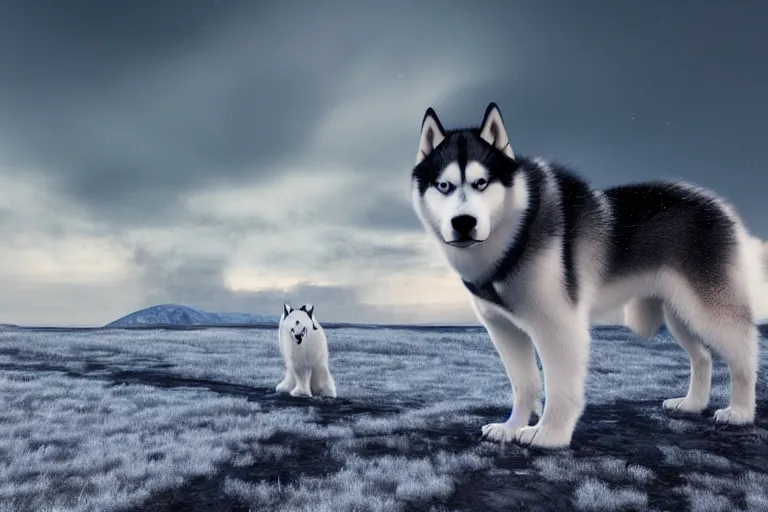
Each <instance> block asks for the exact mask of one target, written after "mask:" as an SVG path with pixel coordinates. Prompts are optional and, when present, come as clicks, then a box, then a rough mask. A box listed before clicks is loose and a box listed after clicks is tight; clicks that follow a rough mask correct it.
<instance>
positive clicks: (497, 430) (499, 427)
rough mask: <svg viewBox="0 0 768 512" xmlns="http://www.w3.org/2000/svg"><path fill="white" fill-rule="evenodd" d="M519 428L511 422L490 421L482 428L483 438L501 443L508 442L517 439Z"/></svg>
mask: <svg viewBox="0 0 768 512" xmlns="http://www.w3.org/2000/svg"><path fill="white" fill-rule="evenodd" d="M515 430H517V428H516V427H515V426H514V425H510V424H509V423H489V424H488V425H483V428H482V429H481V431H482V433H483V436H482V437H483V439H487V440H489V441H495V442H499V443H508V442H510V441H513V440H514V439H515Z"/></svg>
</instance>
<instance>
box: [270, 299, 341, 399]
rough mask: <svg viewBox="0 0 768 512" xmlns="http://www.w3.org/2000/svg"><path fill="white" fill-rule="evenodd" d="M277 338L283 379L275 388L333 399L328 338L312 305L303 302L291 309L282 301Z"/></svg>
mask: <svg viewBox="0 0 768 512" xmlns="http://www.w3.org/2000/svg"><path fill="white" fill-rule="evenodd" d="M278 337H279V340H280V353H281V354H282V355H283V361H284V362H285V378H284V379H283V380H282V381H281V382H280V384H278V385H277V387H276V388H275V391H277V392H278V393H285V392H289V393H290V395H291V396H295V397H298V396H306V397H313V396H325V397H331V398H335V397H336V383H335V382H334V381H333V377H332V376H331V372H330V370H329V369H328V340H327V339H326V338H325V331H323V328H322V327H321V326H320V324H319V323H318V321H317V319H316V318H315V307H314V306H312V305H302V306H301V307H299V309H293V308H291V306H290V305H289V304H288V303H285V304H284V305H283V314H282V316H281V317H280V326H279V327H278Z"/></svg>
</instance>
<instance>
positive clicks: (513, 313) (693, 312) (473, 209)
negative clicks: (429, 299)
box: [412, 103, 763, 447]
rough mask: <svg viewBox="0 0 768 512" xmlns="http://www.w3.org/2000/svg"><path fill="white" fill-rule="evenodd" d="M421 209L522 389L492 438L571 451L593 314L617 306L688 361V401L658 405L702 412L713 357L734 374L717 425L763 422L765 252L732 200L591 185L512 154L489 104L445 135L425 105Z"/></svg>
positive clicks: (416, 181) (416, 184)
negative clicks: (471, 121)
mask: <svg viewBox="0 0 768 512" xmlns="http://www.w3.org/2000/svg"><path fill="white" fill-rule="evenodd" d="M412 200H413V207H414V209H415V210H416V213H417V214H418V216H419V218H420V219H421V222H422V224H423V225H424V228H425V229H426V231H427V232H428V233H429V234H430V235H432V237H433V238H434V239H435V241H436V242H437V245H438V246H439V247H440V249H441V251H442V253H443V255H444V256H445V259H446V261H447V263H448V264H449V266H450V267H451V268H452V269H453V270H454V271H455V273H456V274H458V276H459V277H460V278H461V279H462V281H463V283H464V285H465V287H466V288H467V290H468V291H469V292H470V294H471V295H470V296H471V299H472V305H473V308H474V310H475V313H476V315H477V317H478V319H479V320H480V321H481V322H482V323H483V324H484V325H485V327H486V329H487V331H488V334H489V336H490V338H491V341H492V342H493V344H494V346H495V347H496V350H497V352H498V354H499V356H500V357H501V361H502V363H503V365H504V368H505V370H506V373H507V376H508V377H509V381H510V383H511V384H512V389H513V392H514V393H513V395H514V396H513V408H512V413H511V414H510V416H509V419H507V420H506V421H505V422H503V423H492V424H490V425H485V426H484V427H483V428H482V433H483V436H484V437H485V438H488V439H491V440H495V441H502V442H504V441H511V440H515V441H517V442H519V443H521V444H525V445H532V446H541V447H565V446H568V445H570V443H571V438H572V435H573V431H574V428H575V426H576V423H577V422H578V420H579V418H580V417H581V414H582V411H583V409H584V405H585V404H584V386H585V380H586V376H587V367H588V359H589V344H590V334H589V327H590V323H591V322H590V318H592V317H594V316H596V315H598V314H601V313H604V312H606V311H609V310H611V309H615V308H617V307H621V306H622V305H625V317H626V321H627V324H628V325H629V326H630V328H632V329H633V330H634V331H635V332H637V333H638V334H640V335H641V336H644V337H645V338H652V337H653V336H654V335H655V334H656V332H657V331H658V330H659V329H660V328H661V326H662V325H663V324H664V323H666V325H667V327H668V329H669V331H670V332H671V333H672V335H673V336H674V337H675V339H676V340H677V341H678V342H679V343H680V345H681V346H682V347H683V348H684V349H685V350H686V351H687V353H688V355H689V356H690V363H691V374H690V385H689V388H688V393H687V395H686V396H684V397H680V398H670V399H668V400H666V401H664V403H663V407H664V408H666V409H676V410H679V411H684V412H688V413H701V412H702V411H703V410H704V409H705V408H706V407H707V406H708V404H709V396H710V381H711V371H712V359H711V355H710V352H709V348H710V347H711V348H714V349H715V350H717V351H719V352H720V353H721V354H722V355H723V356H724V358H725V360H726V361H727V362H728V367H729V370H730V376H731V396H730V404H729V405H728V406H727V407H725V408H723V409H719V410H717V411H716V412H715V415H714V419H715V421H716V422H719V423H730V424H748V423H752V422H753V421H754V414H755V385H756V372H757V350H758V345H757V330H756V326H755V322H754V320H755V319H754V312H753V305H754V304H755V300H756V296H755V293H757V289H756V288H755V287H754V286H753V285H756V284H757V283H758V282H760V281H762V280H763V274H762V269H761V260H760V251H759V248H760V243H759V241H758V240H757V239H755V238H753V237H751V236H750V235H749V234H748V232H747V230H746V229H745V227H744V225H743V223H742V221H741V220H740V218H739V217H738V215H737V213H736V212H735V210H734V208H733V207H732V206H730V205H729V204H728V203H726V201H725V200H723V199H722V198H720V197H718V196H716V195H715V194H713V193H711V192H709V191H706V190H703V189H701V188H697V187H695V186H692V185H689V184H685V183H675V182H666V181H655V182H647V183H640V184H633V185H627V186H620V187H615V188H609V189H606V190H602V191H599V190H592V189H590V187H589V185H588V184H587V182H585V181H583V180H582V179H580V178H578V177H577V176H575V175H574V174H572V173H570V172H569V171H567V170H566V169H564V168H563V167H561V166H559V165H555V164H549V163H546V162H544V161H542V160H539V159H529V158H525V157H521V156H515V154H514V153H513V151H512V148H511V146H510V143H509V138H508V135H507V130H506V128H505V126H504V122H503V120H502V117H501V113H500V112H499V109H498V107H497V106H496V105H495V104H494V103H491V104H490V105H489V106H488V108H487V109H486V112H485V116H484V118H483V121H482V124H481V126H480V127H479V128H467V129H459V130H445V129H444V128H443V127H442V125H441V123H440V121H439V120H438V118H437V115H436V114H435V112H434V111H433V110H432V109H431V108H430V109H428V110H427V112H426V114H425V115H424V118H423V121H422V129H421V138H420V142H419V152H418V156H417V158H416V166H415V167H414V169H413V172H412ZM535 353H538V355H539V359H540V360H541V363H542V367H543V372H544V386H545V390H546V401H545V405H544V409H543V414H541V415H540V418H539V421H538V423H536V424H535V425H533V426H528V421H529V419H530V415H531V413H532V412H537V409H539V408H540V406H541V403H540V398H541V377H540V375H539V371H538V368H537V366H536V360H535ZM537 415H538V413H537Z"/></svg>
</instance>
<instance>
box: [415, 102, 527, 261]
mask: <svg viewBox="0 0 768 512" xmlns="http://www.w3.org/2000/svg"><path fill="white" fill-rule="evenodd" d="M519 168H520V165H519V164H518V162H517V161H516V160H515V155H514V153H513V152H512V148H511V147H510V144H509V138H508V136H507V131H506V128H505V127H504V122H503V121H502V118H501V113H500V112H499V109H498V107H497V106H496V104H495V103H491V104H490V105H488V108H487V109H486V111H485V116H484V117H483V122H482V124H481V126H480V127H479V128H466V129H460V130H450V131H448V130H444V129H443V126H442V125H441V124H440V121H439V120H438V118H437V114H435V111H434V110H432V109H431V108H430V109H428V110H427V112H426V113H425V114H424V119H423V121H422V124H421V138H420V141H419V153H418V156H417V157H416V166H415V167H414V168H413V172H412V175H411V187H412V202H413V207H414V210H415V211H416V214H417V215H418V216H419V219H420V220H421V222H422V224H423V225H424V227H425V229H426V230H427V231H428V232H430V233H433V234H434V235H435V236H437V237H438V239H439V240H441V241H442V242H444V244H445V246H444V248H445V250H446V251H452V250H456V251H468V250H472V249H471V248H472V247H475V246H478V245H480V244H483V243H484V242H485V241H486V240H488V238H489V237H490V236H491V234H492V232H493V231H494V229H495V228H496V226H497V225H498V224H499V223H500V222H501V221H502V220H503V217H504V212H505V209H507V208H509V207H512V208H513V209H517V210H520V209H524V208H525V205H512V204H510V203H511V202H514V201H515V200H516V199H518V198H520V194H514V192H515V191H514V186H515V177H516V173H517V171H518V169H519ZM516 206H517V208H516Z"/></svg>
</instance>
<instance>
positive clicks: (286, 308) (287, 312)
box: [283, 302, 293, 318]
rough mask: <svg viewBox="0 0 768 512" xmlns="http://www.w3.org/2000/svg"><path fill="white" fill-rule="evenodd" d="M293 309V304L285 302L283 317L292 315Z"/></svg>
mask: <svg viewBox="0 0 768 512" xmlns="http://www.w3.org/2000/svg"><path fill="white" fill-rule="evenodd" d="M291 311H293V309H292V308H291V305H290V304H288V303H287V302H285V303H283V318H285V317H287V316H288V315H290V314H291Z"/></svg>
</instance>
